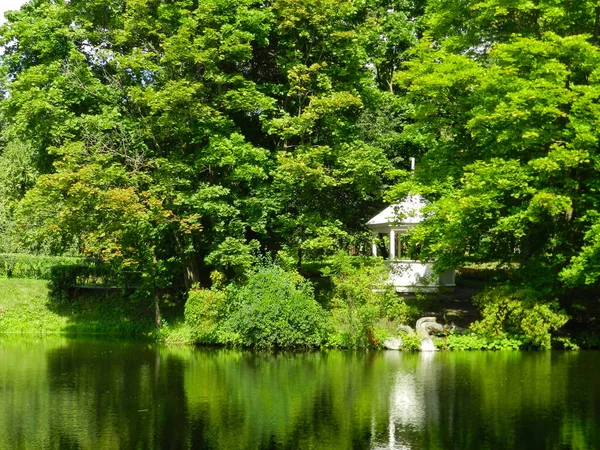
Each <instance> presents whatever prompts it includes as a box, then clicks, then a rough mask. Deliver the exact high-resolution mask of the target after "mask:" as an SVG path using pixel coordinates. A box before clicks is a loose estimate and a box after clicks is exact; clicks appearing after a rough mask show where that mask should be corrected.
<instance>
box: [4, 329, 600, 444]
mask: <svg viewBox="0 0 600 450" xmlns="http://www.w3.org/2000/svg"><path fill="white" fill-rule="evenodd" d="M599 369H600V353H592V352H580V353H513V352H508V353H437V354H433V353H424V354H404V353H399V352H370V353H352V352H337V351H331V352H314V353H277V354H272V353H260V352H258V353H255V352H245V351H237V350H215V349H208V350H193V349H188V348H176V349H172V348H171V349H166V348H160V347H156V346H154V345H147V344H141V343H122V342H112V343H111V342H100V341H93V340H68V339H65V338H45V339H38V340H31V339H25V340H23V339H7V338H2V340H0V449H29V448H31V449H40V448H44V449H70V448H73V449H75V448H94V449H121V448H122V449H130V448H139V449H150V448H165V449H171V448H172V449H179V448H194V449H195V448H203V449H212V448H214V449H218V448H225V449H237V448H240V449H245V448H247V449H261V448H264V449H268V448H303V449H304V448H319V449H345V448H348V449H350V448H353V449H361V448H365V449H366V448H376V449H453V448H456V449H488V448H489V449H496V448H524V449H525V448H526V449H532V448H569V449H588V448H600V433H599V431H598V430H599V429H600V389H599V388H598V387H597V384H596V379H597V373H598V370H599Z"/></svg>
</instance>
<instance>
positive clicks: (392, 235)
mask: <svg viewBox="0 0 600 450" xmlns="http://www.w3.org/2000/svg"><path fill="white" fill-rule="evenodd" d="M390 259H396V230H390Z"/></svg>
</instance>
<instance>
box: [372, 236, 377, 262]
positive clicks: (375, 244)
mask: <svg viewBox="0 0 600 450" xmlns="http://www.w3.org/2000/svg"><path fill="white" fill-rule="evenodd" d="M377 237H378V236H377V233H373V244H372V245H373V246H372V247H371V249H372V251H373V256H375V257H376V256H377V242H376V240H377Z"/></svg>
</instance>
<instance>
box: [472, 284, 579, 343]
mask: <svg viewBox="0 0 600 450" xmlns="http://www.w3.org/2000/svg"><path fill="white" fill-rule="evenodd" d="M474 302H475V304H477V305H478V306H479V307H480V309H481V315H482V319H481V320H480V321H477V322H474V323H473V324H472V325H471V329H472V330H473V331H474V332H475V334H478V335H480V336H483V337H486V338H488V339H489V340H490V341H492V342H493V341H499V340H501V339H503V338H505V337H507V336H519V337H520V338H521V339H522V341H523V344H524V345H526V346H530V347H536V348H542V349H549V348H551V332H552V331H556V330H558V329H559V328H561V327H562V326H564V325H565V324H566V323H567V321H568V320H569V317H568V316H567V315H566V313H565V312H564V311H563V310H560V308H559V305H558V302H557V301H545V300H543V299H540V298H539V297H538V296H537V293H536V292H535V291H533V290H530V289H525V288H514V287H511V286H498V287H495V288H493V289H488V290H487V291H485V292H483V293H481V294H479V295H477V296H476V297H475V298H474Z"/></svg>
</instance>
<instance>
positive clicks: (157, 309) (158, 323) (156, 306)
mask: <svg viewBox="0 0 600 450" xmlns="http://www.w3.org/2000/svg"><path fill="white" fill-rule="evenodd" d="M158 302H159V295H158V289H155V290H154V321H155V322H156V328H158V329H159V330H160V329H161V328H162V317H161V316H160V305H159V304H158Z"/></svg>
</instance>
